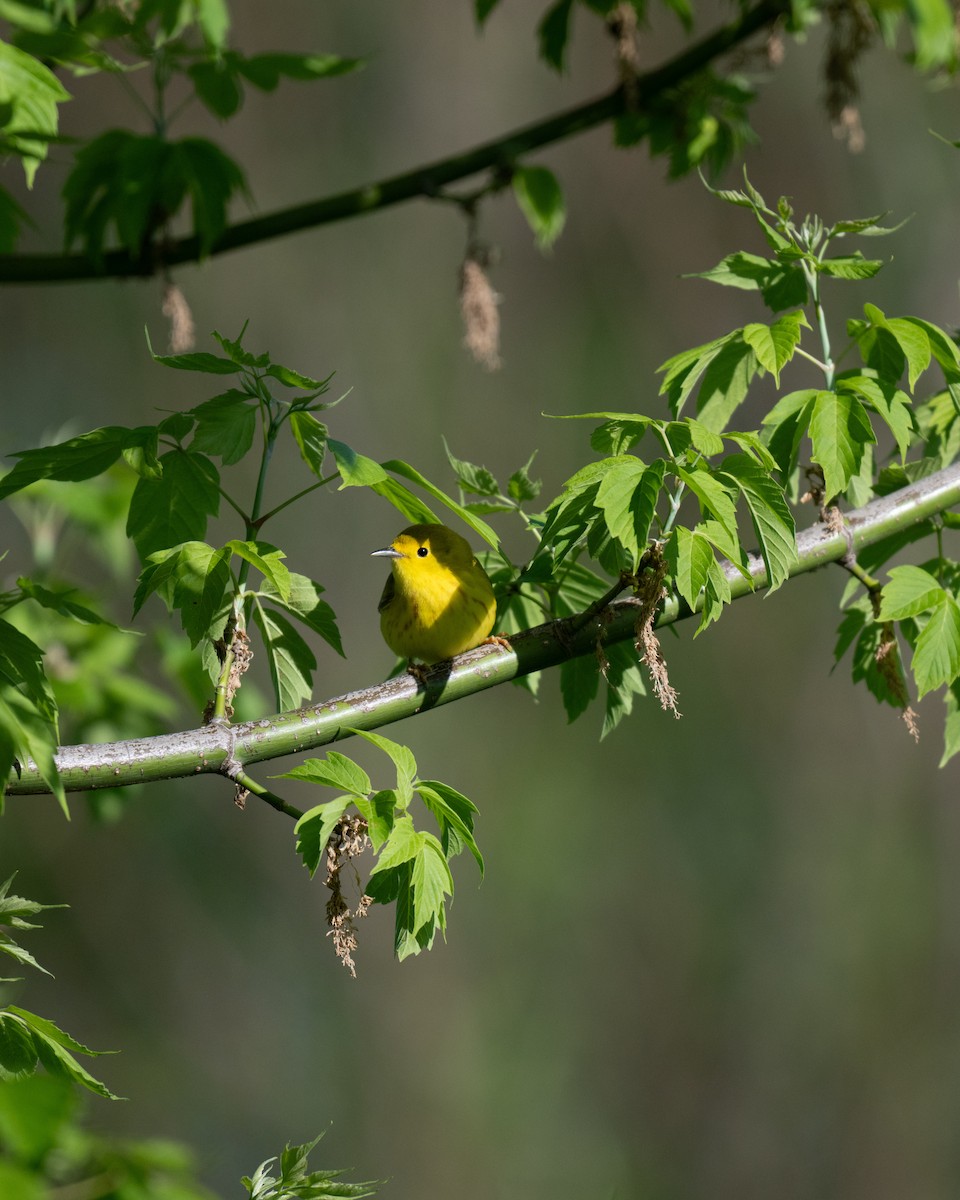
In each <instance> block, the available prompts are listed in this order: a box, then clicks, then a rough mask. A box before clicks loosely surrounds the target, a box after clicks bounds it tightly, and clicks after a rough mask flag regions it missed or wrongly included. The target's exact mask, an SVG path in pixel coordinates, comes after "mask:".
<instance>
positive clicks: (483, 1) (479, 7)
mask: <svg viewBox="0 0 960 1200" xmlns="http://www.w3.org/2000/svg"><path fill="white" fill-rule="evenodd" d="M499 3H500V0H473V14H474V16H475V17H476V20H477V24H478V25H483V24H484V23H485V21H486V19H487V17H489V16H490V14H491V13H492V12H493V10H494V9H495V8H496V7H497V5H498V4H499Z"/></svg>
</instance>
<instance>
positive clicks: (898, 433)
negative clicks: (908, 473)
mask: <svg viewBox="0 0 960 1200" xmlns="http://www.w3.org/2000/svg"><path fill="white" fill-rule="evenodd" d="M837 390H838V391H841V392H843V391H852V392H855V393H856V394H857V395H858V396H859V397H860V398H861V399H862V400H864V401H865V402H866V403H867V404H868V405H869V406H870V408H872V409H873V410H874V412H876V413H877V414H878V415H879V416H880V417H881V418H882V419H883V421H884V422H885V423H886V425H887V426H888V428H889V429H890V432H891V433H892V434H893V436H894V437H895V438H896V441H897V449H898V450H899V451H900V458H901V461H902V460H903V459H904V458H905V456H906V453H907V451H908V450H909V448H910V445H911V442H912V441H913V435H914V432H915V430H916V422H915V421H914V417H913V411H912V409H911V407H910V397H909V396H907V394H906V393H905V392H902V391H900V389H899V388H897V387H894V386H893V385H892V384H889V383H885V384H881V383H880V382H879V381H878V380H876V379H873V378H872V377H871V376H869V375H852V376H845V377H843V378H841V379H838V380H837Z"/></svg>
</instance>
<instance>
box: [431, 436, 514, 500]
mask: <svg viewBox="0 0 960 1200" xmlns="http://www.w3.org/2000/svg"><path fill="white" fill-rule="evenodd" d="M441 440H442V442H443V449H444V452H445V453H446V456H447V462H448V463H449V464H450V466H451V467H452V468H453V473H454V474H455V475H456V477H457V482H458V483H459V484H460V486H461V487H462V488H463V490H464V491H465V492H472V493H473V494H474V495H475V496H498V495H499V494H500V485H499V483H497V481H496V479H495V478H494V477H493V474H492V473H491V472H490V471H488V470H487V468H486V467H478V466H475V465H474V464H473V463H471V462H466V461H465V460H464V459H462V458H456V457H455V456H454V455H453V454H451V453H450V447H449V446H448V445H447V439H446V438H442V439H441Z"/></svg>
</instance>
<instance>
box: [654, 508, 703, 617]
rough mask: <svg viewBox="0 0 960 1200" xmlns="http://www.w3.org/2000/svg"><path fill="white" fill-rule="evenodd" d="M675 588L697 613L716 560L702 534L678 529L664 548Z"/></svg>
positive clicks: (681, 527) (681, 528)
mask: <svg viewBox="0 0 960 1200" xmlns="http://www.w3.org/2000/svg"><path fill="white" fill-rule="evenodd" d="M664 556H665V558H666V560H667V564H668V566H669V568H670V574H671V576H672V578H673V585H674V587H675V588H676V589H677V591H678V592H679V593H680V595H681V596H682V597H683V599H684V600H686V602H687V604H688V605H689V606H690V608H691V609H692V610H694V611H696V609H697V607H698V602H699V599H700V593H701V591H702V590H703V589H704V588H705V587H706V585H707V578H708V576H709V573H710V564H711V563H713V562H714V561H715V559H714V556H713V548H712V547H711V545H710V543H709V542H708V541H707V539H706V538H705V537H703V535H702V534H699V533H695V532H693V531H692V530H689V529H686V528H684V527H683V526H682V525H680V526H677V528H676V529H674V531H673V533H672V534H671V536H670V540H669V541H668V542H667V544H666V546H665V547H664Z"/></svg>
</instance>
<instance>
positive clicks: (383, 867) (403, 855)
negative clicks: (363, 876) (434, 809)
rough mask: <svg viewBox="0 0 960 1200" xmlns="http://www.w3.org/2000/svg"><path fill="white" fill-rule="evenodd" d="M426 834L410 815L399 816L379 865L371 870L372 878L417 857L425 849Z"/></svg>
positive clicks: (383, 850) (382, 851) (378, 860)
mask: <svg viewBox="0 0 960 1200" xmlns="http://www.w3.org/2000/svg"><path fill="white" fill-rule="evenodd" d="M426 836H427V835H426V834H424V833H419V832H418V831H417V830H416V829H414V827H413V820H412V819H411V818H410V816H409V815H406V816H403V817H400V818H398V820H397V821H396V822H395V823H394V826H393V831H392V832H391V834H390V836H389V838H388V839H387V841H386V843H385V844H384V847H383V849H382V850H381V851H380V857H379V858H378V859H377V865H376V866H375V867H374V868H373V870H372V871H371V872H370V879H371V880H372V879H373V878H374V877H375V876H377V875H382V874H384V873H385V872H387V871H390V870H392V869H393V868H394V867H398V866H401V865H402V864H403V863H406V862H409V861H410V860H411V859H413V858H416V856H417V855H418V854H419V853H420V851H421V850H422V849H423V844H424V839H425V837H426ZM368 891H369V888H368Z"/></svg>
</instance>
